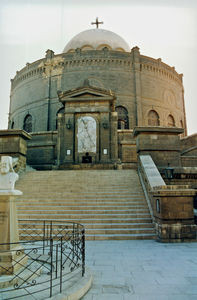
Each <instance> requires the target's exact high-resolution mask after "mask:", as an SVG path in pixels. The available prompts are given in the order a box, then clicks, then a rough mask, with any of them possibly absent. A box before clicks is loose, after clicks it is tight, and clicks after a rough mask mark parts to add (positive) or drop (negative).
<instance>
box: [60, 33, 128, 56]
mask: <svg viewBox="0 0 197 300" xmlns="http://www.w3.org/2000/svg"><path fill="white" fill-rule="evenodd" d="M104 47H107V48H108V49H110V50H115V51H126V52H130V47H129V45H128V44H127V43H126V42H125V40H124V39H123V38H121V37H120V36H119V35H118V34H116V33H114V32H112V31H109V30H105V29H100V28H95V29H89V30H85V31H82V32H80V33H79V34H77V35H75V36H74V37H73V38H72V39H71V40H70V42H68V44H67V45H66V47H65V48H64V50H63V53H66V52H73V51H74V50H75V49H77V48H81V49H82V50H102V49H103V48H104Z"/></svg>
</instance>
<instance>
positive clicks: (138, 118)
mask: <svg viewBox="0 0 197 300" xmlns="http://www.w3.org/2000/svg"><path fill="white" fill-rule="evenodd" d="M131 51H132V53H133V69H134V81H135V82H134V85H135V102H136V103H135V105H136V126H142V125H143V119H142V99H141V75H140V51H139V48H138V47H137V46H136V47H134V48H132V50H131Z"/></svg>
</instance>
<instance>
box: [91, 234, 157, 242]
mask: <svg viewBox="0 0 197 300" xmlns="http://www.w3.org/2000/svg"><path fill="white" fill-rule="evenodd" d="M153 239H156V235H155V234H151V233H146V234H145V233H142V234H139V233H137V234H111V235H109V234H108V235H107V234H103V235H101V234H100V235H94V234H91V235H90V234H88V235H86V240H87V241H92V240H95V241H99V240H100V241H103V240H153Z"/></svg>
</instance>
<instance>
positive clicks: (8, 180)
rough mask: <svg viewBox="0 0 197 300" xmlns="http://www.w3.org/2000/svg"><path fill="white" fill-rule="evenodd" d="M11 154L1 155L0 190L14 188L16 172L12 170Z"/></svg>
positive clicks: (16, 178)
mask: <svg viewBox="0 0 197 300" xmlns="http://www.w3.org/2000/svg"><path fill="white" fill-rule="evenodd" d="M14 163H16V161H12V157H11V156H2V157H1V163H0V171H1V173H0V190H14V185H15V182H16V181H17V180H18V177H19V176H18V174H16V173H15V172H14V169H13V164H14Z"/></svg>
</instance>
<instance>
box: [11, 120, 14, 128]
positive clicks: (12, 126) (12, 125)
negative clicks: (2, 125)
mask: <svg viewBox="0 0 197 300" xmlns="http://www.w3.org/2000/svg"><path fill="white" fill-rule="evenodd" d="M11 129H14V121H12V124H11Z"/></svg>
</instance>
